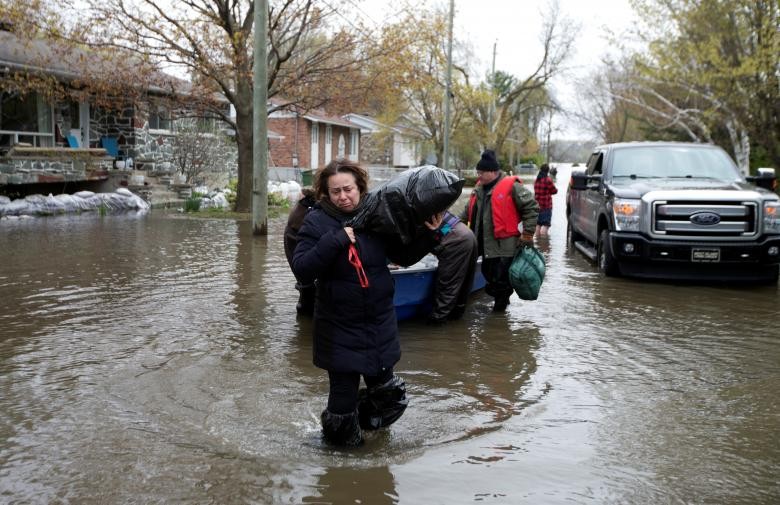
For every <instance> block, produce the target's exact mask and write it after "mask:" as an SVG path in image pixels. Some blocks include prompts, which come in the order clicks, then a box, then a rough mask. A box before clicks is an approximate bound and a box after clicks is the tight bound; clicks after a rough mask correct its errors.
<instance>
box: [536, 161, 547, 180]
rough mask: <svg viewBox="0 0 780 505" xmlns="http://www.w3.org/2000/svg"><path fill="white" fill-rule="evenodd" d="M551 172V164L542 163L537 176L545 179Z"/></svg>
mask: <svg viewBox="0 0 780 505" xmlns="http://www.w3.org/2000/svg"><path fill="white" fill-rule="evenodd" d="M549 173H550V165H548V164H547V163H542V166H541V167H539V173H538V174H536V178H537V179H543V178H545V177H547V174H549Z"/></svg>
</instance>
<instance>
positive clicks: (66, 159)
mask: <svg viewBox="0 0 780 505" xmlns="http://www.w3.org/2000/svg"><path fill="white" fill-rule="evenodd" d="M90 56H91V55H90V53H88V52H86V51H85V50H80V49H72V48H70V49H66V50H65V51H64V52H63V51H62V49H61V48H57V47H54V46H53V45H52V43H51V42H49V41H46V40H44V39H34V40H32V41H30V40H21V39H20V38H18V37H17V36H16V35H15V34H13V33H11V32H9V31H5V30H4V29H3V26H0V190H2V188H3V187H6V188H8V187H9V186H14V185H39V184H47V183H63V182H74V183H76V185H70V186H69V187H70V188H75V187H77V186H78V185H79V184H78V183H82V184H81V186H83V183H100V182H101V181H107V180H108V179H109V178H111V177H113V175H114V172H115V171H116V170H117V169H120V168H125V169H129V168H131V167H132V168H133V169H134V170H142V171H144V173H147V174H150V175H158V176H168V175H169V176H173V175H175V164H174V150H175V139H176V137H177V128H176V127H175V125H177V126H178V122H177V121H180V119H179V118H181V117H184V116H192V114H187V111H185V110H182V109H178V110H172V109H170V105H167V104H169V103H170V101H169V100H167V98H170V96H171V95H170V94H171V92H172V90H175V92H176V93H179V94H183V95H184V96H186V92H187V90H188V89H189V83H187V82H186V81H182V80H180V79H177V78H175V77H173V76H167V75H164V74H163V79H164V80H163V81H160V82H162V83H164V87H163V85H162V84H158V85H152V86H149V87H147V88H145V89H144V93H143V94H142V98H141V99H140V100H139V99H135V100H132V101H128V103H118V104H115V105H113V106H112V107H110V108H107V107H101V106H99V105H96V103H97V100H95V98H96V96H95V95H91V96H86V97H83V98H81V99H64V100H59V101H51V100H49V99H47V98H46V97H45V96H44V95H42V94H41V93H38V92H36V91H31V92H27V93H19V92H18V91H15V90H14V89H12V88H8V87H5V86H3V84H2V83H3V82H4V81H5V78H6V77H7V76H12V75H13V74H15V73H16V74H20V75H25V74H37V75H44V76H51V77H54V78H55V79H56V80H57V81H59V82H61V83H65V84H66V85H68V86H71V85H72V84H71V83H76V85H78V82H79V79H80V78H81V76H80V75H79V74H78V73H77V72H75V71H74V70H73V68H78V67H77V66H76V65H73V64H71V61H70V60H86V61H90V60H89V58H90ZM102 63H105V62H102ZM100 64H101V62H98V63H96V65H100ZM9 82H10V81H9ZM225 108H226V111H227V109H228V108H229V104H228V103H227V102H226V103H225ZM187 120H188V121H190V122H192V121H193V120H194V121H197V122H199V128H200V127H202V128H203V129H205V130H204V131H211V132H213V135H220V136H222V137H225V138H226V141H225V142H223V143H221V144H220V149H219V152H217V153H215V155H214V160H215V161H214V163H215V169H219V170H220V171H225V172H227V173H228V174H235V173H237V151H236V147H235V142H234V141H233V140H232V139H230V136H229V134H228V135H225V133H226V129H225V126H226V125H225V124H224V123H222V122H220V121H218V120H217V119H216V118H202V117H201V118H198V119H193V118H192V117H189V118H188V119H187ZM271 136H272V135H271ZM39 189H41V188H39Z"/></svg>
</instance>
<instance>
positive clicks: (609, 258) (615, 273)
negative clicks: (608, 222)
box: [597, 228, 620, 277]
mask: <svg viewBox="0 0 780 505" xmlns="http://www.w3.org/2000/svg"><path fill="white" fill-rule="evenodd" d="M597 258H598V262H599V270H600V271H601V273H603V274H604V275H606V276H607V277H619V276H620V266H619V265H618V261H617V260H616V259H615V256H613V255H612V246H611V245H610V243H609V230H608V229H606V228H605V229H603V230H601V235H599V243H598V256H597Z"/></svg>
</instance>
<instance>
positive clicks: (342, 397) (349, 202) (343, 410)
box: [292, 159, 441, 446]
mask: <svg viewBox="0 0 780 505" xmlns="http://www.w3.org/2000/svg"><path fill="white" fill-rule="evenodd" d="M367 189H368V175H367V174H366V171H365V170H364V169H363V168H362V167H361V166H360V165H358V164H356V163H354V162H351V161H349V160H343V159H337V160H334V161H332V162H330V163H329V164H328V165H327V166H325V167H324V168H322V169H320V170H319V171H318V172H317V174H316V176H315V183H314V190H315V197H316V198H317V204H315V206H314V207H313V208H312V209H311V210H310V211H309V212H308V213H307V214H306V217H305V219H304V221H303V225H302V226H301V228H300V229H299V230H298V244H297V245H296V247H295V252H294V254H293V261H292V268H293V272H294V273H295V276H296V277H297V278H298V279H300V280H301V282H304V283H316V296H315V304H314V364H315V365H316V366H318V367H320V368H323V369H325V370H327V371H328V378H329V381H330V393H329V395H328V404H327V408H326V409H325V410H324V411H323V412H322V415H321V416H320V420H321V422H322V432H323V435H324V437H325V440H327V441H328V442H330V443H333V444H337V445H346V446H356V445H360V444H361V443H362V442H363V434H362V430H375V429H378V428H382V427H384V426H389V425H390V424H392V423H394V422H395V421H396V420H398V418H399V417H401V415H402V414H403V412H404V410H405V409H406V406H407V403H408V401H407V398H406V385H405V383H404V381H403V380H402V379H401V378H400V377H398V376H397V375H395V374H394V372H393V367H394V366H395V364H396V363H397V362H398V360H399V359H400V357H401V346H400V342H399V339H398V327H397V323H396V318H395V307H394V306H393V294H394V287H393V279H392V276H391V274H390V270H389V269H388V267H387V261H388V258H389V259H391V260H392V261H395V262H397V263H400V264H404V263H406V264H409V262H408V261H404V260H403V259H401V258H403V257H405V256H406V255H407V254H408V251H404V249H410V248H409V247H408V246H407V247H404V246H403V245H402V244H401V242H400V241H396V240H394V239H393V238H391V237H385V236H379V235H375V234H373V233H370V232H361V233H356V232H355V230H354V229H353V228H352V227H350V226H347V225H346V223H348V221H349V220H350V219H351V218H352V217H353V216H354V215H355V214H356V212H357V211H358V209H359V208H360V204H361V199H362V197H363V195H364V194H365V193H366V191H367ZM440 224H441V218H440V217H437V219H433V220H432V224H431V225H435V226H436V227H438V226H439V225H440ZM424 242H425V241H423V240H421V241H420V243H421V244H423V245H422V246H419V247H430V246H429V245H428V244H424ZM415 247H418V246H413V247H412V248H415ZM414 261H416V259H414ZM412 262H413V261H412ZM361 376H362V377H363V380H364V381H365V383H366V388H365V389H362V390H360V389H359V387H360V378H361Z"/></svg>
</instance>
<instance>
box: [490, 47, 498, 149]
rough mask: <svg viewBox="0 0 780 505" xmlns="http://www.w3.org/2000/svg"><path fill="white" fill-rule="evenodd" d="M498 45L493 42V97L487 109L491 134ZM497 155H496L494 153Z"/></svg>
mask: <svg viewBox="0 0 780 505" xmlns="http://www.w3.org/2000/svg"><path fill="white" fill-rule="evenodd" d="M497 45H498V40H496V41H495V42H493V66H492V67H491V69H490V91H491V92H492V94H493V97H492V98H491V101H490V107H488V128H489V129H490V133H493V116H494V115H495V110H496V99H495V94H496V46H497ZM496 154H498V153H496Z"/></svg>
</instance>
